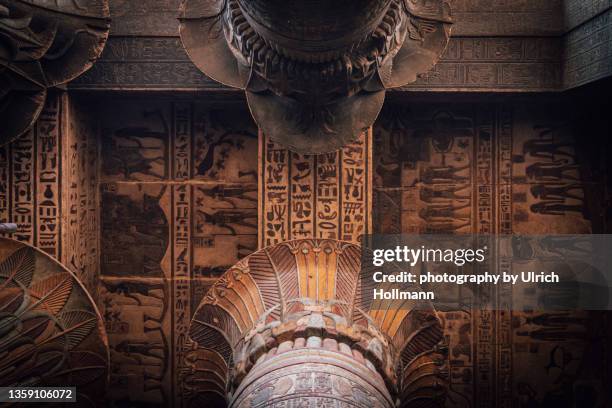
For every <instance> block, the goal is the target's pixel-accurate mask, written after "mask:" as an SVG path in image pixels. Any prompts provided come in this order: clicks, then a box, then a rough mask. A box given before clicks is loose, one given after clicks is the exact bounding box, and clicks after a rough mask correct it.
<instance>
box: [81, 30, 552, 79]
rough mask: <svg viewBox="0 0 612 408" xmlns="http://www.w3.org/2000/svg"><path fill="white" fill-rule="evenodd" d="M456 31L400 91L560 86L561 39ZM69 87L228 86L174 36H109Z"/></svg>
mask: <svg viewBox="0 0 612 408" xmlns="http://www.w3.org/2000/svg"><path fill="white" fill-rule="evenodd" d="M454 35H455V37H454V38H451V42H450V44H449V46H448V48H447V50H446V51H445V53H444V55H443V57H442V59H441V61H440V63H438V65H437V67H438V68H437V69H436V70H434V71H432V72H431V73H429V74H426V75H424V76H423V77H422V78H421V79H419V80H418V81H417V82H416V83H415V84H412V85H408V86H406V87H405V88H402V89H406V90H421V89H440V88H444V89H449V90H456V89H463V88H467V89H472V90H487V89H492V90H495V89H528V90H546V89H549V90H552V89H558V88H559V86H560V84H561V70H560V60H561V39H559V38H557V37H542V38H539V37H499V38H488V37H482V36H480V37H459V36H457V34H456V32H454ZM70 86H71V87H72V88H74V89H118V88H123V89H125V88H132V89H143V88H146V89H175V88H181V89H194V90H202V89H206V90H219V89H225V90H228V88H224V87H223V86H222V85H220V84H218V83H217V82H215V81H212V80H211V79H209V78H207V77H206V76H205V75H203V74H202V73H201V72H200V71H199V70H198V69H197V68H196V67H195V66H193V64H192V63H191V62H190V61H189V60H188V58H187V55H186V53H185V51H184V50H183V49H182V47H181V46H180V40H179V39H178V38H175V37H155V38H152V37H111V38H110V39H109V41H108V43H107V46H106V48H105V50H104V54H103V56H102V59H101V60H100V61H98V62H97V63H96V65H95V66H94V67H93V68H92V69H91V70H90V71H89V72H87V73H85V74H84V75H83V76H82V77H80V78H78V79H77V80H75V81H74V82H72V83H71V85H70Z"/></svg>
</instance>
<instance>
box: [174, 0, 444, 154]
mask: <svg viewBox="0 0 612 408" xmlns="http://www.w3.org/2000/svg"><path fill="white" fill-rule="evenodd" d="M451 24H452V23H451V17H450V6H449V4H448V1H447V0H334V1H329V0H185V1H184V2H183V4H182V6H181V27H180V33H181V38H182V41H183V44H184V46H185V48H186V50H187V52H188V54H189V56H190V57H191V59H192V60H193V62H194V63H195V64H196V65H197V66H198V67H199V68H200V69H201V70H202V71H203V72H204V73H205V74H207V75H208V76H210V77H211V78H212V79H214V80H216V81H218V82H221V83H223V84H225V85H228V86H231V87H234V88H240V89H244V90H245V91H246V96H247V101H248V104H249V107H250V109H251V112H252V114H253V117H254V118H255V121H256V122H257V124H258V125H259V126H260V128H261V129H262V130H263V131H264V132H265V133H266V134H267V135H268V137H270V138H271V139H272V140H274V141H276V142H279V143H281V144H284V145H285V146H287V147H288V148H290V149H291V150H293V151H296V152H299V153H325V152H330V151H334V150H337V149H339V148H340V147H342V146H344V145H346V144H347V143H349V142H351V141H353V140H354V139H355V138H356V137H357V136H358V135H359V133H360V132H362V131H363V130H364V129H365V128H367V127H369V126H371V125H372V124H373V122H374V120H375V119H376V117H377V116H378V113H379V112H380V109H381V107H382V105H383V102H384V97H385V91H386V89H389V88H394V87H400V86H403V85H406V84H409V83H411V82H414V81H415V80H416V78H417V75H418V74H421V73H424V72H427V71H428V70H429V69H431V68H432V67H433V66H434V64H435V63H436V62H437V60H438V59H439V57H440V55H441V53H442V52H443V50H444V48H445V47H446V45H447V43H448V40H449V36H450V28H451Z"/></svg>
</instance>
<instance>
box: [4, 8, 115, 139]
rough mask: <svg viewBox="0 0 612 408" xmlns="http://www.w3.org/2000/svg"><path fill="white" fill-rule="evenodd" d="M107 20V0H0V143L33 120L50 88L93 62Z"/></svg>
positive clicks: (102, 42)
mask: <svg viewBox="0 0 612 408" xmlns="http://www.w3.org/2000/svg"><path fill="white" fill-rule="evenodd" d="M109 24H110V20H109V9H108V0H0V145H3V144H6V143H8V142H10V141H11V140H13V139H14V138H16V137H18V136H20V135H21V134H23V133H25V132H26V131H27V130H28V129H29V128H30V127H31V126H32V125H33V124H34V122H35V121H36V119H37V118H38V115H39V114H40V112H41V110H42V107H43V105H44V103H45V99H46V94H47V89H48V88H51V87H54V86H57V85H61V84H64V83H66V82H69V81H71V80H73V79H74V78H76V77H78V76H79V75H81V74H82V73H83V72H85V71H87V70H88V69H89V68H90V67H91V66H92V65H93V63H94V62H95V60H96V59H97V58H98V57H99V55H100V54H101V52H102V49H103V48H104V44H105V42H106V39H107V36H108V32H109Z"/></svg>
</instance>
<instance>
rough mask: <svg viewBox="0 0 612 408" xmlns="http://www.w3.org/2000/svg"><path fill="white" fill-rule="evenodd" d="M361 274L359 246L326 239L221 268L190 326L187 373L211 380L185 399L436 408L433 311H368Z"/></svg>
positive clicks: (425, 307) (440, 383) (408, 307)
mask: <svg viewBox="0 0 612 408" xmlns="http://www.w3.org/2000/svg"><path fill="white" fill-rule="evenodd" d="M236 273H239V276H240V279H236ZM361 276H362V275H361V250H360V248H359V247H358V246H356V245H354V244H351V243H348V242H342V241H336V240H326V239H318V240H313V239H305V240H296V241H288V242H283V243H281V244H277V245H275V246H272V247H268V248H264V249H262V250H260V251H257V252H255V253H253V254H252V255H250V256H248V257H246V258H245V259H243V260H242V261H240V263H239V266H238V267H234V268H230V269H229V270H228V271H227V272H226V273H225V274H224V275H223V277H222V278H221V279H219V280H218V281H217V282H216V284H215V285H214V286H213V288H211V290H210V292H209V296H207V297H205V298H204V299H203V301H202V303H201V304H200V306H199V307H198V309H197V311H196V313H195V314H194V317H193V321H192V323H191V327H190V336H191V338H192V340H193V341H194V342H195V344H196V345H197V347H195V348H194V350H193V351H191V354H190V356H191V357H190V358H192V359H194V360H198V361H199V362H200V365H199V366H197V370H196V371H194V372H193V376H194V377H195V378H214V379H215V381H207V382H204V381H202V382H200V383H199V384H198V385H196V384H195V383H194V385H193V386H190V387H188V388H189V389H190V392H191V393H192V394H193V396H194V401H207V402H208V404H209V405H207V406H220V407H222V406H226V404H229V406H231V407H236V408H238V407H246V406H257V407H267V406H274V404H275V403H276V402H278V401H281V400H285V401H289V400H290V401H292V403H295V404H296V405H297V403H298V402H300V401H304V402H305V403H306V402H308V401H309V400H312V399H316V398H318V397H319V396H320V395H322V394H321V392H323V391H324V390H327V394H329V398H331V399H332V400H336V401H342V402H343V403H344V405H343V406H350V407H371V406H378V407H392V406H395V400H396V398H401V399H402V402H403V401H411V402H414V401H417V400H418V401H420V403H422V404H423V405H422V406H437V404H438V402H439V401H441V400H443V398H444V395H445V390H446V380H447V379H446V376H447V372H446V364H445V350H444V349H443V348H441V347H440V342H441V341H442V338H443V334H442V327H441V322H440V320H439V319H438V317H437V315H436V313H435V311H434V310H433V308H432V306H431V305H430V304H429V303H426V302H425V303H420V304H418V305H417V304H416V303H414V302H413V301H405V302H404V303H402V304H397V305H396V306H397V307H393V308H391V307H384V308H382V307H377V305H376V304H373V302H372V299H371V296H369V295H364V294H363V293H365V292H367V293H370V290H368V289H367V288H362V282H361ZM220 291H222V292H223V296H222V297H220V296H217V295H213V296H214V298H215V301H214V302H212V301H211V298H210V296H211V294H218V293H219V292H220ZM400 303H401V302H400ZM198 356H199V357H198ZM280 378H285V379H284V380H283V381H282V382H281V381H280V380H279V379H280ZM317 384H318V385H317ZM431 389H434V390H436V392H435V393H430V392H429V391H430V390H431ZM348 390H355V392H354V393H351V392H348ZM323 394H325V393H323ZM327 394H325V395H327ZM428 395H431V398H429V399H428ZM213 402H214V403H213Z"/></svg>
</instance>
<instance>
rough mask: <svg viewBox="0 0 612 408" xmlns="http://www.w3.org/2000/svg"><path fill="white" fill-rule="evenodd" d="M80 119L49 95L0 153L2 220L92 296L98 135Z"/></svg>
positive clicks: (95, 263) (58, 96) (59, 98)
mask: <svg viewBox="0 0 612 408" xmlns="http://www.w3.org/2000/svg"><path fill="white" fill-rule="evenodd" d="M83 115H84V113H83V112H81V111H77V110H75V109H73V105H71V102H70V101H69V98H68V97H67V95H65V94H63V93H57V92H56V93H52V94H50V96H49V98H48V99H47V103H46V105H45V108H44V110H43V112H42V113H41V115H40V119H39V120H38V122H37V123H36V124H35V126H34V127H33V129H32V130H31V131H29V132H28V133H26V134H25V135H24V136H22V137H20V138H19V139H17V140H15V141H14V142H12V143H10V144H8V145H6V146H3V147H1V148H0V216H1V219H2V221H3V222H14V223H16V224H17V225H18V231H17V233H16V234H14V235H12V238H14V239H17V240H19V241H22V242H27V243H29V244H32V245H34V246H36V247H38V248H40V249H41V250H43V251H44V252H46V253H48V254H49V255H51V256H53V257H54V258H56V259H57V260H59V261H61V262H63V263H64V264H65V265H66V266H67V267H68V268H69V269H70V270H71V271H72V272H74V273H75V274H76V275H77V276H78V277H79V278H80V279H81V280H82V281H83V283H84V284H85V286H86V288H87V289H88V290H90V291H93V292H92V293H94V294H95V290H94V289H95V279H96V275H97V274H98V254H97V247H98V246H97V242H98V233H97V211H98V203H97V194H96V190H97V186H96V180H97V179H96V177H97V168H96V158H97V157H96V156H97V153H96V152H97V135H96V134H95V131H94V130H93V129H90V128H89V127H87V125H85V123H87V119H86V118H84V116H83Z"/></svg>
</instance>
